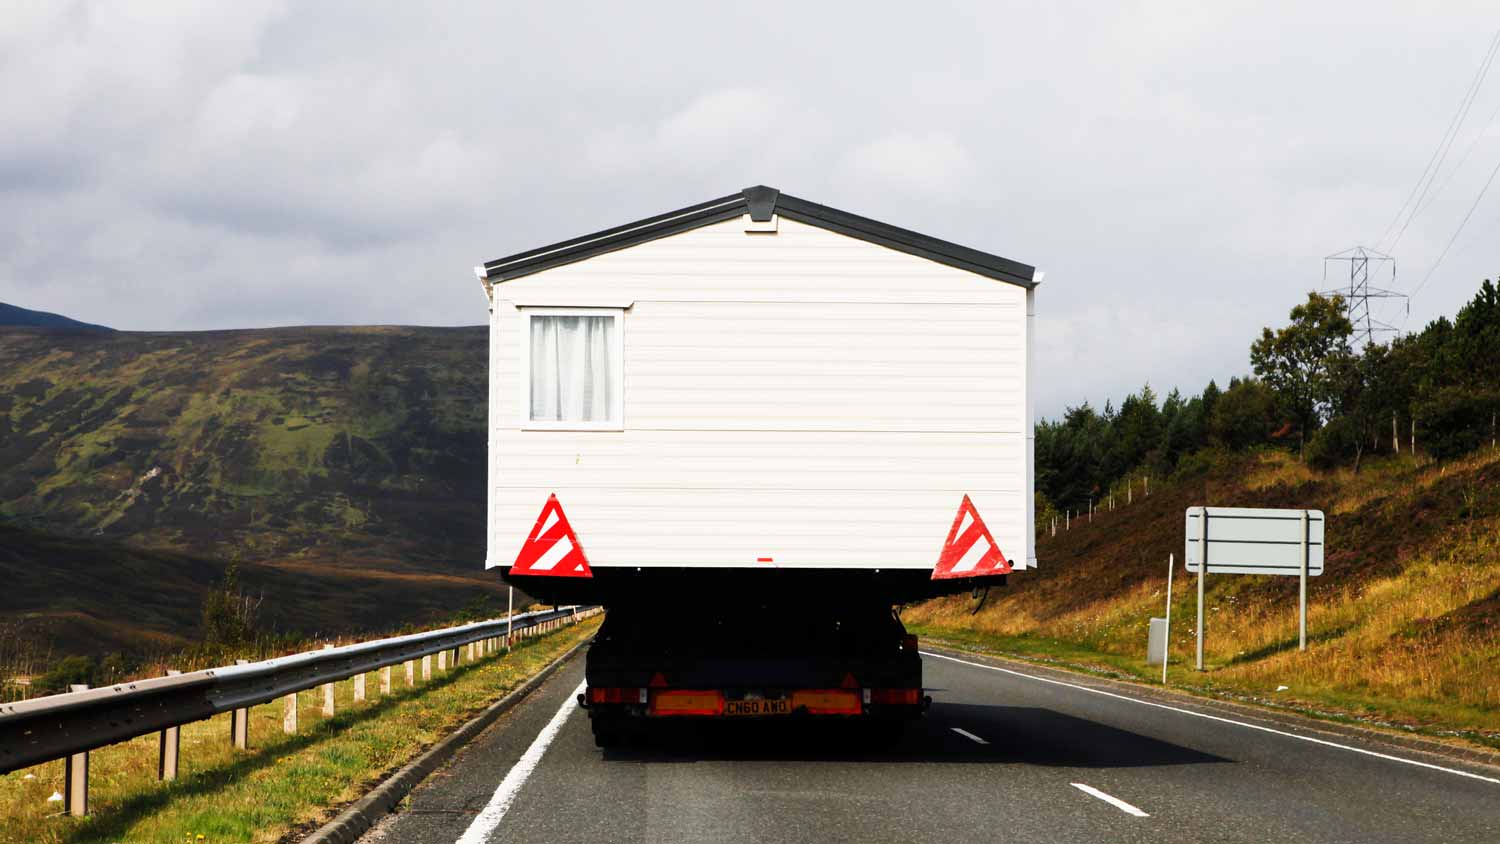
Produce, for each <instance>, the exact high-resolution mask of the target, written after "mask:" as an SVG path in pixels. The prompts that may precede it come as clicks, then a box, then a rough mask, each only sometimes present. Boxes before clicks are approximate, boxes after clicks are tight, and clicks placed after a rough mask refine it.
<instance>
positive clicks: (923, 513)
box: [489, 220, 1031, 569]
mask: <svg viewBox="0 0 1500 844" xmlns="http://www.w3.org/2000/svg"><path fill="white" fill-rule="evenodd" d="M495 295H496V300H497V301H496V302H495V307H494V310H493V313H494V317H493V319H494V324H493V330H492V333H491V337H492V343H495V344H496V346H495V348H493V349H492V354H491V361H492V364H491V365H492V369H491V379H492V382H493V387H494V390H493V402H494V410H493V414H492V425H493V426H494V428H493V437H492V439H493V442H494V452H495V455H494V457H493V459H492V462H491V475H490V490H491V496H490V498H491V502H492V503H491V513H490V515H491V520H490V521H491V542H490V553H489V564H490V565H510V564H511V561H513V560H514V559H515V556H516V553H517V551H518V550H519V548H520V545H521V543H522V541H523V540H524V539H525V537H526V535H527V534H528V533H529V532H530V530H531V527H532V526H533V525H534V524H535V522H536V518H537V516H538V514H539V513H540V512H541V508H542V505H543V503H544V502H545V501H546V500H547V496H548V495H551V494H554V493H555V494H557V496H558V498H559V501H560V502H561V503H562V506H563V509H564V511H565V512H566V513H567V515H568V518H569V521H570V522H571V523H572V525H573V527H574V529H575V530H576V531H577V533H578V537H579V540H580V542H581V544H582V545H583V547H584V549H585V552H586V553H587V555H588V558H589V561H590V563H591V564H592V565H594V566H642V567H645V566H680V565H710V566H752V567H754V566H762V567H782V566H789V567H820V568H821V567H854V568H919V569H930V568H931V567H932V566H933V564H934V563H935V562H936V561H937V558H938V554H939V553H940V551H941V549H942V543H943V541H944V539H945V538H946V537H947V534H948V531H949V529H950V527H951V526H952V524H953V519H954V517H955V516H956V515H957V512H958V508H959V504H960V502H961V501H962V500H963V496H964V495H969V496H970V497H971V498H972V500H973V501H974V504H975V506H976V508H977V509H978V511H979V513H980V516H981V517H982V518H983V519H984V520H985V522H986V524H987V525H988V526H989V528H990V530H991V532H992V533H993V534H994V535H995V538H996V541H997V542H998V543H999V545H1000V548H1001V550H1002V552H1003V553H1005V554H1006V556H1007V558H1009V559H1011V560H1012V562H1013V563H1015V564H1017V565H1024V564H1025V562H1026V560H1027V557H1028V556H1029V554H1030V545H1029V537H1030V533H1031V531H1030V524H1029V517H1028V515H1027V513H1028V508H1029V504H1030V500H1031V490H1030V477H1029V474H1028V466H1027V455H1028V453H1029V442H1028V440H1027V436H1028V435H1029V418H1028V414H1029V407H1028V405H1027V402H1026V394H1027V391H1028V389H1029V384H1028V383H1027V379H1028V374H1027V357H1028V343H1029V338H1028V330H1029V326H1028V322H1027V319H1026V313H1027V300H1026V294H1025V291H1024V290H1023V289H1021V288H1018V287H1016V286H1014V285H1009V284H1005V283H1002V282H998V281H994V280H992V279H987V278H982V277H980V276H977V275H974V274H972V273H968V272H965V271H963V270H958V269H955V268H952V267H948V266H945V265H941V264H937V263H935V262H932V261H927V260H925V259H921V258H917V257H915V256H911V255H906V254H904V253H901V252H897V251H894V250H890V249H886V248H884V247H880V246H876V245H873V244H869V243H865V242H863V241H859V240H855V239H852V238H848V237H844V236H842V235H838V234H835V233H831V232H828V231H825V230H822V229H818V228H816V227H812V226H806V225H802V224H799V223H794V222H791V221H788V220H781V221H780V228H779V232H778V233H777V234H775V235H746V234H745V233H744V231H743V224H742V223H741V222H740V221H738V220H731V221H728V222H726V223H721V224H717V225H714V226H709V227H705V228H702V229H698V230H694V231H691V232H685V233H683V234H679V235H675V236H673V237H669V238H663V239H661V240H657V241H652V242H650V243H646V244H641V245H639V246H636V247H632V248H630V249H626V250H621V251H619V252H613V253H607V254H605V255H600V256H596V257H594V258H591V259H588V260H585V261H582V262H579V263H575V264H570V265H566V266H563V267H558V268H554V269H552V270H547V271H545V272H542V273H538V274H536V275H532V276H527V277H524V278H520V279H516V280H513V281H508V282H504V283H502V284H500V285H498V286H497V287H496V290H495ZM626 302H628V303H632V304H631V306H630V307H629V308H628V310H626V312H625V318H624V321H623V337H624V349H625V364H624V371H625V383H624V391H623V392H624V405H625V410H624V415H625V425H624V427H625V430H624V431H617V432H570V431H531V430H523V429H524V427H525V426H524V420H523V419H522V417H521V414H522V412H523V410H524V408H523V407H522V403H521V401H520V398H521V396H522V395H523V392H522V388H523V384H524V378H525V373H522V372H520V371H519V367H520V361H521V359H522V358H521V355H520V349H521V345H520V344H521V342H522V339H523V338H522V337H521V336H520V328H521V325H522V324H523V321H522V319H521V316H520V314H521V311H520V310H519V309H518V305H522V306H543V305H550V304H558V303H567V304H571V305H578V306H589V305H598V306H609V305H611V304H614V303H626ZM762 557H770V558H772V560H773V562H772V563H769V564H767V563H761V562H757V560H758V558H762Z"/></svg>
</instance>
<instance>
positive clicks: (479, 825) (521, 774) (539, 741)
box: [456, 681, 587, 844]
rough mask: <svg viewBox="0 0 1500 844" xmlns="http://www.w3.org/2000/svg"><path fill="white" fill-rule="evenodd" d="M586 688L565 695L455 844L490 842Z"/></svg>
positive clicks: (583, 685) (582, 686)
mask: <svg viewBox="0 0 1500 844" xmlns="http://www.w3.org/2000/svg"><path fill="white" fill-rule="evenodd" d="M586 686H587V681H585V682H583V683H579V684H578V688H576V689H574V690H573V691H572V692H570V693H569V694H568V697H567V699H566V700H564V701H563V705H562V707H561V708H559V709H558V710H557V713H556V714H555V715H553V716H552V720H551V721H548V722H547V726H545V727H543V728H542V731H541V732H539V733H537V734H536V738H535V739H533V740H532V742H531V746H530V747H528V748H526V752H525V753H522V754H521V758H520V759H517V760H516V764H515V765H512V766H511V769H510V772H509V773H507V774H506V775H505V779H503V780H501V781H500V785H499V786H497V787H496V788H495V794H494V796H492V797H491V798H490V802H489V803H488V804H486V805H485V807H484V808H483V809H482V810H480V812H479V814H478V815H477V816H476V817H475V818H474V821H473V823H471V824H469V828H468V829H466V830H464V834H463V835H461V836H459V838H458V841H457V842H456V844H484V842H486V841H488V840H489V837H490V833H492V832H494V831H495V827H497V826H499V825H500V821H501V820H502V819H504V818H505V813H506V812H508V811H510V804H511V803H512V802H514V801H515V799H516V795H517V794H519V793H520V791H521V786H523V785H525V784H526V779H527V778H528V777H530V776H531V772H532V771H534V770H536V766H537V764H538V763H540V762H541V761H542V754H544V753H546V752H547V747H548V746H549V745H551V744H552V740H553V739H554V738H557V734H558V732H559V731H560V730H562V727H563V724H564V723H565V722H566V721H567V720H568V716H570V715H572V714H573V711H574V710H576V709H577V708H578V696H579V695H581V694H583V692H584V688H585V687H586Z"/></svg>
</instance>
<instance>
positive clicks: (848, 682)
mask: <svg viewBox="0 0 1500 844" xmlns="http://www.w3.org/2000/svg"><path fill="white" fill-rule="evenodd" d="M839 688H841V689H857V688H859V681H858V680H856V679H854V672H852V671H846V672H844V680H843V682H841V683H839Z"/></svg>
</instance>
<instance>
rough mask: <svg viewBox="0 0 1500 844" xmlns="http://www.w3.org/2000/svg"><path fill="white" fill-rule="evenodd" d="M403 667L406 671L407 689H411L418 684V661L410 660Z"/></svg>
mask: <svg viewBox="0 0 1500 844" xmlns="http://www.w3.org/2000/svg"><path fill="white" fill-rule="evenodd" d="M402 666H403V667H404V668H405V669H406V687H407V688H411V687H412V686H415V685H416V684H417V663H416V661H415V660H411V659H408V660H407V661H406V662H404V663H402Z"/></svg>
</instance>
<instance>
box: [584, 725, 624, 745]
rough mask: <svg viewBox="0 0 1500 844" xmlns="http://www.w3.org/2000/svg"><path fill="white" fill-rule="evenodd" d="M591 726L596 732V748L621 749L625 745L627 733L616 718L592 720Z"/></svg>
mask: <svg viewBox="0 0 1500 844" xmlns="http://www.w3.org/2000/svg"><path fill="white" fill-rule="evenodd" d="M589 726H590V727H592V728H593V731H594V746H595V747H598V748H600V749H601V750H608V749H610V748H613V747H619V746H620V745H622V744H624V743H625V731H624V730H623V729H622V728H621V725H620V724H619V723H618V719H615V718H591V719H589Z"/></svg>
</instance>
